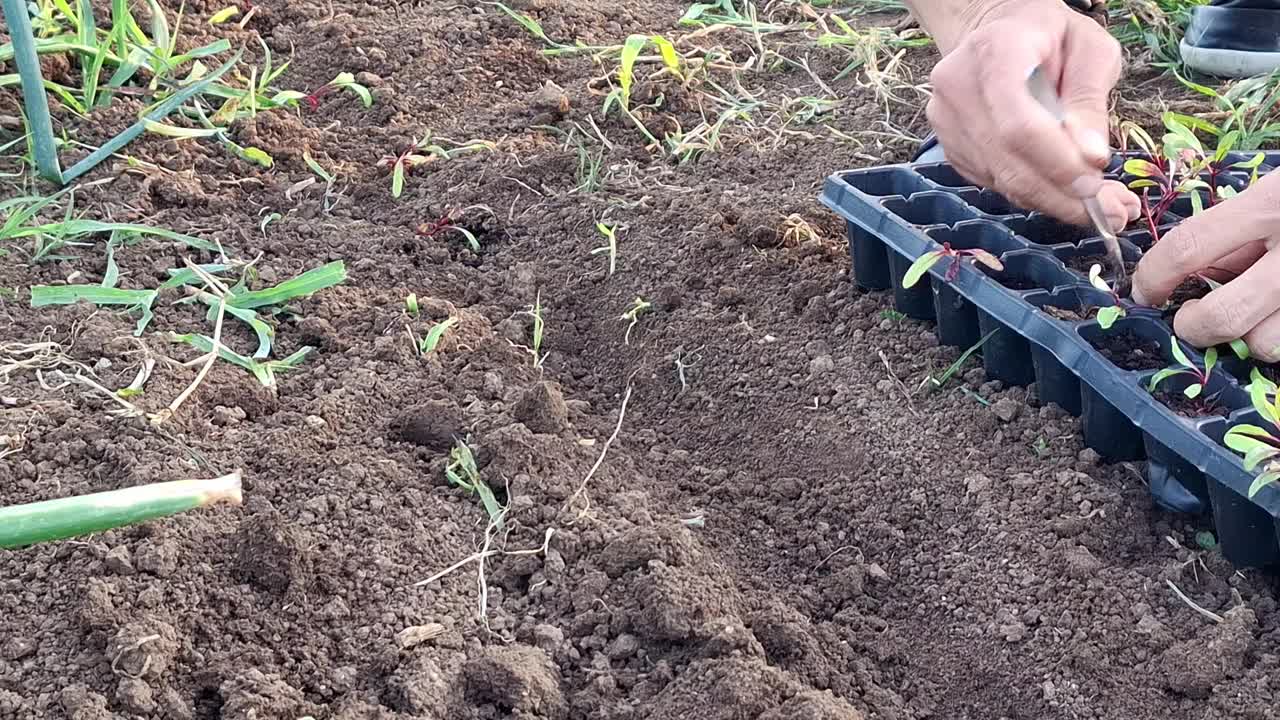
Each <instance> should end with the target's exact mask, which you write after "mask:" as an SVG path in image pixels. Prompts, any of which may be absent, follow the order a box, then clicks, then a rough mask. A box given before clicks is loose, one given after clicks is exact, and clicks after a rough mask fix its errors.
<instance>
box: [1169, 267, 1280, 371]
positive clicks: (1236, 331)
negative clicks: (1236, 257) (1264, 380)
mask: <svg viewBox="0 0 1280 720" xmlns="http://www.w3.org/2000/svg"><path fill="white" fill-rule="evenodd" d="M1277 277H1280V253H1276V252H1271V253H1267V254H1266V255H1263V256H1262V257H1261V258H1260V259H1259V260H1258V261H1257V262H1256V263H1254V264H1253V266H1251V267H1250V268H1249V269H1248V270H1245V271H1244V273H1242V274H1241V275H1240V277H1238V278H1236V279H1235V280H1232V281H1231V282H1229V283H1227V284H1226V285H1223V286H1222V287H1220V288H1218V289H1217V290H1214V291H1213V292H1211V293H1209V294H1208V295H1206V296H1204V298H1202V299H1201V300H1200V302H1196V303H1187V304H1185V305H1183V306H1182V308H1181V309H1179V310H1178V314H1177V316H1176V317H1175V318H1174V320H1173V329H1174V331H1175V332H1176V333H1177V335H1178V337H1180V338H1182V339H1183V340H1186V341H1187V342H1189V343H1191V344H1193V345H1195V346H1196V347H1209V346H1210V345H1217V344H1218V343H1224V342H1230V341H1232V340H1236V339H1238V338H1242V337H1245V336H1246V335H1247V334H1248V333H1250V332H1252V331H1253V330H1254V328H1256V327H1258V325H1259V324H1260V323H1262V321H1263V320H1266V319H1267V318H1269V317H1271V315H1273V314H1274V313H1275V312H1276V311H1277V310H1280V283H1277V282H1276V281H1275V279H1276V278H1277Z"/></svg>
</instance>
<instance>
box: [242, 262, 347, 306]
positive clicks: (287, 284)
mask: <svg viewBox="0 0 1280 720" xmlns="http://www.w3.org/2000/svg"><path fill="white" fill-rule="evenodd" d="M346 279H347V267H346V264H345V263H344V262H343V261H341V260H335V261H333V262H331V263H327V264H325V265H321V266H320V267H318V268H312V269H310V270H308V271H306V272H304V273H302V274H301V275H299V276H298V277H295V278H293V279H291V280H286V281H284V282H282V283H280V284H279V285H276V286H275V287H270V288H266V289H264V290H253V291H250V292H243V293H236V294H234V295H232V296H231V297H230V298H229V300H228V303H227V304H228V305H229V306H231V307H238V308H250V309H252V308H260V307H267V306H271V305H283V304H285V303H286V302H288V301H290V300H293V299H296V298H304V297H307V296H308V295H311V294H313V293H315V292H318V291H320V290H324V289H326V288H331V287H333V286H334V285H338V284H339V283H342V282H344V281H345V280H346Z"/></svg>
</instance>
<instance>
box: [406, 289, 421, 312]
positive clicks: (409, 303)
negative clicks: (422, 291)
mask: <svg viewBox="0 0 1280 720" xmlns="http://www.w3.org/2000/svg"><path fill="white" fill-rule="evenodd" d="M404 309H405V312H407V313H409V317H418V295H417V294H416V293H409V297H406V298H405V299H404Z"/></svg>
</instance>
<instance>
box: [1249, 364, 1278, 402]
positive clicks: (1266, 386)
mask: <svg viewBox="0 0 1280 720" xmlns="http://www.w3.org/2000/svg"><path fill="white" fill-rule="evenodd" d="M1254 385H1258V386H1260V387H1261V388H1262V391H1263V392H1264V393H1266V395H1267V397H1270V398H1274V397H1276V395H1277V392H1278V391H1280V387H1277V385H1276V383H1275V381H1274V380H1272V379H1271V378H1269V377H1267V376H1266V375H1264V374H1263V372H1262V371H1261V370H1259V369H1258V368H1253V369H1251V370H1249V384H1248V385H1247V386H1246V387H1245V389H1246V390H1249V391H1250V392H1252V391H1253V386H1254Z"/></svg>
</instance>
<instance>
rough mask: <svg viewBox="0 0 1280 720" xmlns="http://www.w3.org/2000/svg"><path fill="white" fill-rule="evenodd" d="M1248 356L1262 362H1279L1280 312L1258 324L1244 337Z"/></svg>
mask: <svg viewBox="0 0 1280 720" xmlns="http://www.w3.org/2000/svg"><path fill="white" fill-rule="evenodd" d="M1244 341H1245V344H1247V345H1248V346H1249V355H1250V356H1252V357H1255V358H1257V359H1259V360H1261V361H1262V362H1267V363H1274V362H1280V312H1277V313H1274V314H1273V315H1271V317H1268V318H1267V319H1266V320H1263V321H1262V322H1260V323H1258V326H1257V327H1255V328H1254V329H1253V330H1250V331H1249V332H1248V333H1247V334H1246V335H1245V336H1244Z"/></svg>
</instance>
